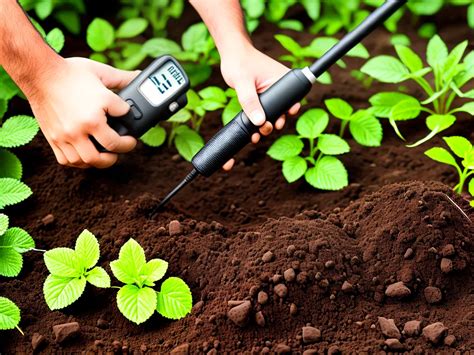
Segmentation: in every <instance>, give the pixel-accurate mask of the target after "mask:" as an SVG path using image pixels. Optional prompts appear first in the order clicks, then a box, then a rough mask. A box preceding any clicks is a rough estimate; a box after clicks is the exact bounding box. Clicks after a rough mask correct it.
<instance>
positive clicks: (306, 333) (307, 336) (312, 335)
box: [303, 327, 321, 344]
mask: <svg viewBox="0 0 474 355" xmlns="http://www.w3.org/2000/svg"><path fill="white" fill-rule="evenodd" d="M320 340H321V331H320V330H319V329H318V328H314V327H303V343H305V344H313V343H316V342H317V341H320Z"/></svg>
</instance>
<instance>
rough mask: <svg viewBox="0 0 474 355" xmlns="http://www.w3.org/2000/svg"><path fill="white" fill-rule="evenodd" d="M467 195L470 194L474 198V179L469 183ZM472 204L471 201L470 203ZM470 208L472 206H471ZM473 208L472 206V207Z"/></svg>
mask: <svg viewBox="0 0 474 355" xmlns="http://www.w3.org/2000/svg"><path fill="white" fill-rule="evenodd" d="M468 189H469V193H470V194H471V196H474V179H471V181H470V182H469V187H468ZM471 202H472V201H471ZM471 206H472V205H471ZM473 207H474V206H473Z"/></svg>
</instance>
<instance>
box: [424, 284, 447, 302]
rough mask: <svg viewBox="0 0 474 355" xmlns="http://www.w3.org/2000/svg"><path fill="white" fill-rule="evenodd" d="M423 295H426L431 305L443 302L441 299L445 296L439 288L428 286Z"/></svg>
mask: <svg viewBox="0 0 474 355" xmlns="http://www.w3.org/2000/svg"><path fill="white" fill-rule="evenodd" d="M423 293H424V295H425V299H426V302H428V303H429V304H435V303H438V302H441V299H442V298H443V294H442V293H441V290H440V289H439V288H438V287H433V286H428V287H426V288H425V290H424V291H423Z"/></svg>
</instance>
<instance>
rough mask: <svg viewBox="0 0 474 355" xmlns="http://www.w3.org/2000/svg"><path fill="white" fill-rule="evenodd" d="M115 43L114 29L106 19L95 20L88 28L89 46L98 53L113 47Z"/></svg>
mask: <svg viewBox="0 0 474 355" xmlns="http://www.w3.org/2000/svg"><path fill="white" fill-rule="evenodd" d="M114 41H115V30H114V27H113V26H112V25H111V24H110V22H108V21H106V20H104V19H101V18H95V19H94V20H93V21H92V22H91V24H90V25H89V27H88V28H87V44H88V45H89V47H91V48H92V49H93V50H94V51H96V52H102V51H105V50H106V49H108V48H110V47H112V45H113V44H114Z"/></svg>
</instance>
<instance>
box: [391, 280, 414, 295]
mask: <svg viewBox="0 0 474 355" xmlns="http://www.w3.org/2000/svg"><path fill="white" fill-rule="evenodd" d="M385 295H386V296H387V297H393V298H404V297H407V296H410V295H411V291H410V289H409V288H408V287H406V286H405V284H404V283H403V282H402V281H399V282H395V283H393V284H391V285H389V286H388V287H387V289H386V290H385Z"/></svg>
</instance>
